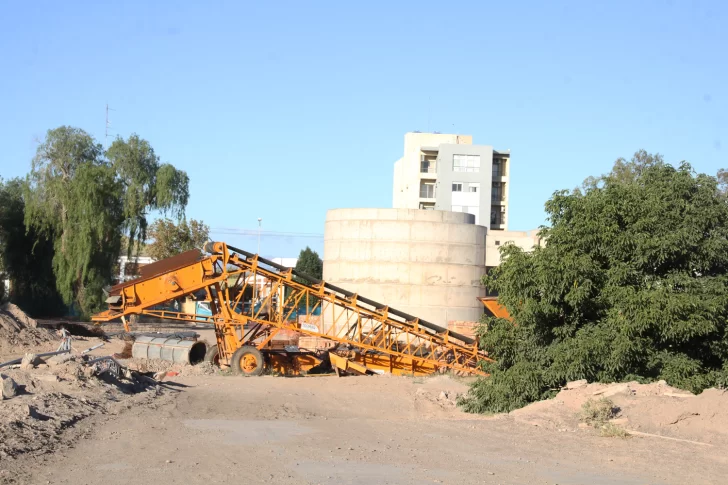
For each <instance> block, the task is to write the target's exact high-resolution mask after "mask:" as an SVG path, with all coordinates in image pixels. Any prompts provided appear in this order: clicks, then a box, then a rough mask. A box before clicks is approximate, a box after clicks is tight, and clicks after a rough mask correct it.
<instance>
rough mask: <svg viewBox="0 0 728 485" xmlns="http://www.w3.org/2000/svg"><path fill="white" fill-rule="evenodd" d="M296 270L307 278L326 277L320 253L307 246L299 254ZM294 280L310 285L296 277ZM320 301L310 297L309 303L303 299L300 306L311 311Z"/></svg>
mask: <svg viewBox="0 0 728 485" xmlns="http://www.w3.org/2000/svg"><path fill="white" fill-rule="evenodd" d="M294 269H295V270H296V271H298V272H299V273H302V274H305V275H306V276H312V277H314V278H317V279H319V280H320V279H322V278H323V276H324V262H323V261H322V260H321V258H320V257H319V255H318V253H317V252H316V251H314V250H313V249H311V248H310V247H308V246H306V249H302V250H301V252H300V253H299V255H298V260H297V261H296V267H295V268H294ZM294 280H295V281H298V282H301V283H308V281H304V280H302V279H301V278H298V277H294ZM287 293H288V291H287ZM286 298H288V294H286ZM318 301H319V299H318V298H317V297H315V296H309V297H308V302H306V300H305V299H303V301H301V302H299V306H301V307H304V308H305V307H306V306H308V308H309V309H311V308H314V307H315V306H316V305H317V304H318Z"/></svg>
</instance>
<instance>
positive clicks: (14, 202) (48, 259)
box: [0, 179, 65, 317]
mask: <svg viewBox="0 0 728 485" xmlns="http://www.w3.org/2000/svg"><path fill="white" fill-rule="evenodd" d="M22 195H23V181H22V180H19V179H13V180H9V181H7V182H5V183H3V182H2V180H0V284H1V283H2V280H4V279H5V278H8V279H9V280H10V282H11V285H10V289H9V290H8V289H7V288H4V292H5V293H6V294H5V295H4V296H5V297H7V298H9V299H10V301H12V302H13V303H15V304H16V305H18V306H20V307H21V308H23V309H24V310H26V311H27V312H28V313H30V314H31V315H32V316H34V317H39V316H57V315H62V314H63V313H64V312H65V307H64V305H63V301H62V300H61V297H60V295H59V294H58V292H57V291H56V284H55V277H54V275H53V266H52V261H53V242H52V241H49V240H47V239H45V238H40V237H39V236H38V235H37V234H36V233H35V232H33V231H32V230H31V231H29V232H26V228H25V203H24V201H23V197H22ZM2 299H3V296H0V300H2Z"/></svg>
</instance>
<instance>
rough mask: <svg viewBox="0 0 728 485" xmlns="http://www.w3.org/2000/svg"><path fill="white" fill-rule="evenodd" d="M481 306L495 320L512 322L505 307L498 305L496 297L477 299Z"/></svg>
mask: <svg viewBox="0 0 728 485" xmlns="http://www.w3.org/2000/svg"><path fill="white" fill-rule="evenodd" d="M478 300H480V301H481V302H482V303H483V305H485V308H487V309H488V311H489V312H490V313H492V314H493V316H494V317H497V318H505V319H506V320H512V318H511V315H510V313H508V310H507V309H506V307H504V306H503V305H501V304H500V303H498V297H497V296H486V297H483V298H478Z"/></svg>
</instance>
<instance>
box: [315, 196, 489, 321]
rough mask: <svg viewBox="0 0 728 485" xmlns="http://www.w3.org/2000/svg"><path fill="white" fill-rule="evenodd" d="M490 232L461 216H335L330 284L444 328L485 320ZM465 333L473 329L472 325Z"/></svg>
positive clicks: (327, 233)
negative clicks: (483, 283)
mask: <svg viewBox="0 0 728 485" xmlns="http://www.w3.org/2000/svg"><path fill="white" fill-rule="evenodd" d="M486 231H487V229H486V228H485V227H483V226H479V225H476V224H475V216H473V215H471V214H467V213H461V212H446V211H435V210H413V209H334V210H330V211H328V213H327V215H326V226H325V230H324V274H323V277H324V280H325V281H327V282H330V283H332V284H334V285H336V286H340V287H342V288H345V289H347V290H349V291H352V292H355V293H358V294H360V295H362V296H366V297H368V298H370V299H372V300H375V301H378V302H380V303H383V304H386V305H389V306H390V307H393V308H396V309H398V310H401V311H404V312H406V313H409V314H411V315H414V316H416V317H419V318H421V319H424V320H427V321H430V322H432V323H434V324H437V325H440V326H442V327H446V328H451V329H454V328H458V329H459V330H462V324H463V323H464V322H477V321H478V320H479V319H480V317H481V315H482V314H483V305H482V303H481V302H480V301H478V297H482V296H484V295H485V290H484V289H483V287H482V286H481V285H480V278H481V277H482V276H483V274H484V273H485V236H486ZM466 326H467V324H466Z"/></svg>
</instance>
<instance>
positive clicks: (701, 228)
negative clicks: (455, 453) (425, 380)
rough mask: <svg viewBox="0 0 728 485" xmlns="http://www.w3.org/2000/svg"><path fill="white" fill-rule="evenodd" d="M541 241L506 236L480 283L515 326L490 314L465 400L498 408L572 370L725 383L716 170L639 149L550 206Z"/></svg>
mask: <svg viewBox="0 0 728 485" xmlns="http://www.w3.org/2000/svg"><path fill="white" fill-rule="evenodd" d="M546 212H547V214H548V219H549V222H550V224H551V225H550V227H547V228H542V231H541V232H542V236H543V237H544V238H545V240H546V245H545V247H542V248H535V249H534V250H533V251H532V252H524V251H523V250H521V249H520V248H518V247H516V246H513V245H507V246H504V247H503V248H502V249H501V251H502V263H501V265H500V266H499V267H497V268H496V269H494V270H492V271H491V272H490V273H489V274H488V275H486V276H485V277H484V279H483V282H484V284H485V286H486V287H487V288H488V289H489V290H491V291H496V292H497V293H498V295H499V300H500V302H501V303H502V304H504V305H505V306H506V308H507V309H508V311H509V312H510V314H511V316H512V317H513V319H514V322H509V321H506V320H502V319H487V320H486V322H485V323H484V325H482V326H481V328H480V331H479V333H480V342H481V345H482V347H483V348H484V349H485V350H486V351H488V353H489V354H490V356H491V357H493V358H494V359H496V363H494V364H489V365H487V366H486V367H487V368H488V370H489V371H490V372H491V376H490V378H487V379H482V380H479V381H478V382H477V383H476V384H475V385H474V386H473V387H472V388H471V390H470V392H469V393H468V395H467V396H466V397H465V398H464V399H463V400H461V404H462V405H463V406H464V408H465V409H466V410H468V411H472V412H503V411H510V410H512V409H515V408H517V407H520V406H523V405H525V404H527V403H529V402H532V401H534V400H538V399H542V398H545V397H548V396H549V395H550V394H551V393H552V392H553V391H552V390H553V389H557V388H559V387H560V386H562V385H563V384H565V383H566V382H567V381H569V380H574V379H588V380H590V381H623V380H629V379H634V378H642V379H647V380H651V379H665V380H666V381H667V382H668V383H669V384H671V385H674V386H677V387H680V388H684V389H688V390H691V391H695V392H698V391H700V390H702V389H705V388H706V387H709V386H716V385H725V384H726V382H728V364H727V362H728V334H727V331H728V330H727V329H728V327H727V326H726V317H728V298H726V297H727V296H728V293H727V291H726V290H727V285H728V276H727V270H728V202H727V201H726V198H725V196H724V195H723V194H722V193H721V191H720V188H719V182H718V180H717V178H716V177H712V176H708V175H705V174H697V175H696V174H695V173H694V172H693V171H692V168H691V167H690V165H688V164H686V163H683V164H681V165H680V166H679V167H678V168H674V167H672V166H670V165H668V164H665V163H664V162H663V160H662V158H661V157H660V156H659V155H654V156H653V155H648V154H646V153H645V152H638V153H637V154H636V155H635V158H633V159H632V160H631V161H629V162H627V161H624V160H619V161H617V163H616V164H615V167H614V170H613V171H612V172H611V173H609V174H607V175H605V176H602V177H600V178H598V179H591V180H588V181H586V182H585V184H584V188H583V189H582V190H576V191H574V192H571V193H569V192H566V191H561V192H557V193H555V194H554V195H553V197H552V198H551V199H550V200H549V201H548V202H547V203H546Z"/></svg>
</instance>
